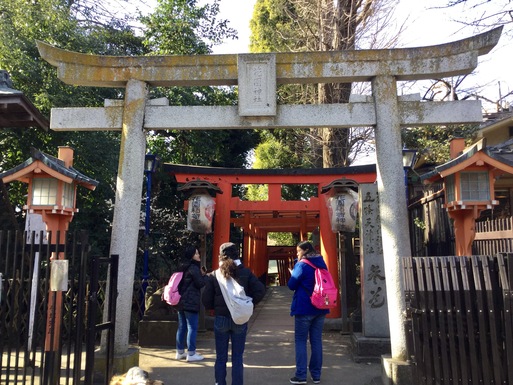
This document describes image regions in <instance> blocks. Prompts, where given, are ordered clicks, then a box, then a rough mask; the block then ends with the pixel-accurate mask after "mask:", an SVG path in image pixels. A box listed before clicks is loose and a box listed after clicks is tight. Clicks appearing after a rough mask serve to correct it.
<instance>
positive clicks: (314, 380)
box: [312, 377, 321, 384]
mask: <svg viewBox="0 0 513 385" xmlns="http://www.w3.org/2000/svg"><path fill="white" fill-rule="evenodd" d="M312 381H313V383H314V384H320V383H321V379H320V378H313V377H312Z"/></svg>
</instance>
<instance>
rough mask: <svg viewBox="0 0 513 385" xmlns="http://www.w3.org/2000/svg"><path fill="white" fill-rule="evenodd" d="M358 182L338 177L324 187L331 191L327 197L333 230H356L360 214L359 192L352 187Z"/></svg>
mask: <svg viewBox="0 0 513 385" xmlns="http://www.w3.org/2000/svg"><path fill="white" fill-rule="evenodd" d="M355 186H358V184H357V183H356V182H354V181H351V180H346V179H338V180H336V181H333V182H332V183H330V184H329V185H328V186H325V187H323V188H322V193H326V192H328V191H329V192H330V194H329V196H328V198H327V199H326V205H327V207H328V214H329V216H330V223H331V230H332V231H333V232H335V233H336V232H347V233H350V232H354V231H355V228H356V218H357V215H358V194H357V193H356V192H355V191H354V190H353V189H352V188H351V187H355Z"/></svg>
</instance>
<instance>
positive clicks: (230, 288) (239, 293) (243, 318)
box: [214, 271, 253, 325]
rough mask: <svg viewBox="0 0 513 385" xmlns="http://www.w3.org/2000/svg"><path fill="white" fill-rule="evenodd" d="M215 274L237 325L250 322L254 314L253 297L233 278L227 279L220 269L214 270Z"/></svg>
mask: <svg viewBox="0 0 513 385" xmlns="http://www.w3.org/2000/svg"><path fill="white" fill-rule="evenodd" d="M214 276H215V277H216V279H217V282H219V287H220V288H221V292H222V293H223V298H224V302H226V306H227V307H228V310H229V311H230V315H231V316H232V319H233V322H235V323H236V324H237V325H243V324H245V323H246V322H248V321H249V319H250V318H251V316H252V315H253V298H251V297H248V296H247V295H246V292H245V291H244V288H243V287H242V286H241V285H239V283H238V282H237V281H236V280H234V279H233V278H231V277H229V278H228V279H226V278H225V277H224V276H223V275H222V274H221V273H219V272H218V271H214Z"/></svg>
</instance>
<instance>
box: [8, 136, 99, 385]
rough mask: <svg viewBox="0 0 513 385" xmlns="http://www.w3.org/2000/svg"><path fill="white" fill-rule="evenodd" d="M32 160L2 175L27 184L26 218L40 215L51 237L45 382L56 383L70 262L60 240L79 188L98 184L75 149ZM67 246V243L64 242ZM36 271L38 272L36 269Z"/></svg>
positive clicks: (36, 154) (34, 151) (39, 155)
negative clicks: (77, 163) (76, 161)
mask: <svg viewBox="0 0 513 385" xmlns="http://www.w3.org/2000/svg"><path fill="white" fill-rule="evenodd" d="M30 153H31V157H30V158H29V159H27V160H26V161H25V162H24V163H22V164H20V165H18V166H16V167H14V168H12V169H10V170H7V171H5V172H3V173H0V179H2V181H3V183H9V182H12V181H20V182H23V183H27V184H28V194H27V204H26V205H25V206H24V209H25V210H27V216H28V215H30V214H36V215H41V218H42V220H43V222H44V223H45V226H46V231H47V232H48V233H51V234H52V237H49V239H51V243H52V249H53V250H52V256H51V258H50V274H49V276H50V282H49V285H48V286H49V291H48V297H47V316H46V317H47V322H46V331H45V336H46V338H45V362H46V363H47V364H48V368H51V370H49V371H48V372H47V371H45V373H44V378H43V383H45V384H46V383H50V382H51V383H55V381H54V380H55V378H54V377H55V376H56V373H57V370H58V369H57V367H58V363H59V361H58V360H57V356H56V352H58V351H59V344H60V334H61V324H62V308H63V306H64V305H63V292H65V291H67V290H68V261H67V260H66V259H65V255H64V253H63V252H62V251H61V250H60V248H59V246H60V244H61V239H60V238H62V239H65V233H66V231H67V230H68V226H69V224H70V222H71V220H72V219H73V216H74V214H75V213H76V212H78V208H76V206H75V203H76V199H75V198H76V191H77V186H83V187H86V188H87V189H89V190H94V189H95V188H96V186H97V185H98V182H97V181H95V180H93V179H91V178H89V177H87V176H85V175H84V174H82V173H81V172H79V171H77V170H76V169H75V168H73V153H74V151H73V149H72V148H71V147H67V146H62V147H59V150H58V157H57V158H55V157H54V156H51V155H47V154H45V153H43V152H41V151H39V150H37V149H35V148H32V149H31V151H30ZM64 243H65V241H64ZM34 270H36V269H34Z"/></svg>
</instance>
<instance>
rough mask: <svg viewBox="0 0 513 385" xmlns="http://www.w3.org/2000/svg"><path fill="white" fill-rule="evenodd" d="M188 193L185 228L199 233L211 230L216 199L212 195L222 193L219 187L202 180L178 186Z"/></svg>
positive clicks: (207, 232)
mask: <svg viewBox="0 0 513 385" xmlns="http://www.w3.org/2000/svg"><path fill="white" fill-rule="evenodd" d="M178 191H184V192H186V193H187V194H188V195H189V198H188V202H187V203H188V205H187V206H188V207H187V230H190V231H194V232H196V233H200V234H209V233H211V232H212V220H213V218H214V212H215V206H216V201H215V198H214V197H213V196H215V194H216V193H219V194H222V193H223V192H222V191H221V189H220V188H219V187H217V186H215V185H213V184H212V183H210V182H207V181H204V180H193V181H190V182H188V183H186V184H185V185H183V186H181V187H179V188H178Z"/></svg>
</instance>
